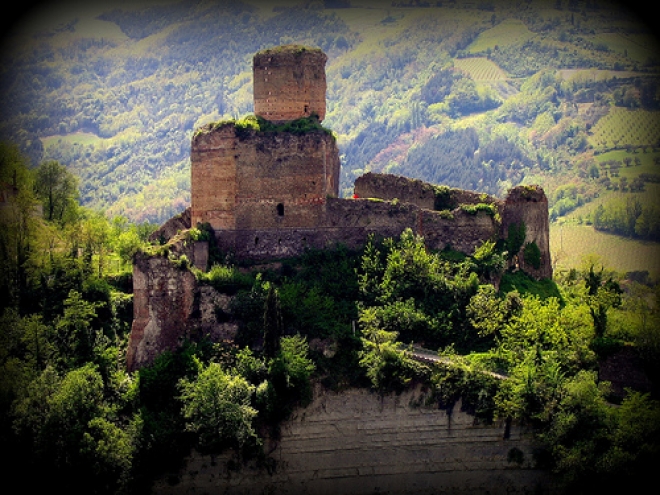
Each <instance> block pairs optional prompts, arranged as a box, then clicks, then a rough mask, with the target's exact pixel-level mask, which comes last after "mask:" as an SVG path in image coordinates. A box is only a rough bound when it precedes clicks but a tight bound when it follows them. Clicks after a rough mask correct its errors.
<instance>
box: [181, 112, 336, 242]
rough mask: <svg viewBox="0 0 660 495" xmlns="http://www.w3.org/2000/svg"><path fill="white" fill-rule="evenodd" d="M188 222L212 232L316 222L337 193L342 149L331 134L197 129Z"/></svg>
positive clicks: (224, 127)
mask: <svg viewBox="0 0 660 495" xmlns="http://www.w3.org/2000/svg"><path fill="white" fill-rule="evenodd" d="M190 160H191V184H192V189H191V202H192V205H191V224H192V225H196V224H197V223H199V222H201V223H204V222H208V223H209V224H210V225H211V226H212V227H213V228H214V229H216V230H236V229H237V228H240V229H261V228H291V227H302V228H309V227H317V226H319V225H320V224H321V222H322V221H321V218H320V214H321V208H320V206H321V205H323V203H324V202H325V200H326V198H327V197H328V196H337V194H338V191H339V169H340V162H339V150H338V148H337V144H336V142H335V139H334V137H333V136H331V135H330V134H328V133H326V132H324V131H322V130H319V131H310V132H307V133H305V134H302V135H298V134H293V133H290V132H277V133H274V132H260V131H255V130H251V129H246V130H243V129H242V130H241V131H240V132H239V131H238V130H237V128H236V126H235V124H234V123H233V122H228V123H225V124H223V125H219V126H213V125H209V126H207V127H205V128H203V129H201V130H199V131H198V132H197V133H196V134H195V136H194V137H193V140H192V145H191V158H190Z"/></svg>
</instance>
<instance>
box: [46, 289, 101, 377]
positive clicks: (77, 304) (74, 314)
mask: <svg viewBox="0 0 660 495" xmlns="http://www.w3.org/2000/svg"><path fill="white" fill-rule="evenodd" d="M96 306H97V305H96V304H94V303H90V302H88V301H85V300H84V299H83V297H82V295H81V294H80V293H79V292H77V291H75V290H71V291H70V292H69V297H68V298H67V299H66V301H64V314H63V315H62V316H61V317H60V318H58V319H57V322H56V324H55V331H56V335H57V337H56V339H57V348H58V351H59V356H60V359H61V360H62V361H63V364H64V365H65V366H66V367H67V368H72V367H74V366H76V365H79V364H82V363H85V362H88V361H91V360H92V357H93V349H94V345H95V341H96V330H95V329H94V328H93V327H92V325H91V322H92V321H93V319H94V318H95V317H96Z"/></svg>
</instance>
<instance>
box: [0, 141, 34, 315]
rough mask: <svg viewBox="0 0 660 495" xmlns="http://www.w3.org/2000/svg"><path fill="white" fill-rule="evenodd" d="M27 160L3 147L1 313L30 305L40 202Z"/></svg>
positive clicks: (0, 160)
mask: <svg viewBox="0 0 660 495" xmlns="http://www.w3.org/2000/svg"><path fill="white" fill-rule="evenodd" d="M33 187H34V182H33V176H32V174H31V173H30V171H29V169H28V168H27V159H26V158H25V157H23V156H22V155H21V154H20V152H19V151H18V149H17V148H15V147H13V146H8V145H5V144H2V143H0V197H1V198H2V199H3V201H2V203H3V204H2V206H3V207H2V208H0V273H2V275H3V276H2V277H0V310H1V309H3V308H5V307H10V306H14V307H18V308H19V310H21V312H22V313H23V310H24V306H25V304H24V303H26V302H28V303H29V301H28V298H27V297H26V296H27V288H28V283H29V278H30V277H29V275H30V269H29V268H30V267H29V260H30V258H31V257H32V255H33V252H34V251H35V248H36V246H35V244H36V238H37V232H38V231H39V229H40V225H39V223H40V222H39V220H38V218H37V213H36V212H37V206H38V201H37V198H36V197H35V195H34V192H33Z"/></svg>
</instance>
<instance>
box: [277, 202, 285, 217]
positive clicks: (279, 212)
mask: <svg viewBox="0 0 660 495" xmlns="http://www.w3.org/2000/svg"><path fill="white" fill-rule="evenodd" d="M277 215H278V216H280V217H283V216H284V205H283V204H282V203H278V204H277Z"/></svg>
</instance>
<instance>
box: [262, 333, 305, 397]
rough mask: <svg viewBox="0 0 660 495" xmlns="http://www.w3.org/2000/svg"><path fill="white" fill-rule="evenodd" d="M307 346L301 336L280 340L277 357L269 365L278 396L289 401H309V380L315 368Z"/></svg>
mask: <svg viewBox="0 0 660 495" xmlns="http://www.w3.org/2000/svg"><path fill="white" fill-rule="evenodd" d="M308 353H309V345H308V343H307V339H306V338H305V337H303V336H301V335H292V336H290V337H282V338H281V339H280V349H279V351H278V353H277V356H276V357H275V358H274V359H273V360H271V362H270V364H269V374H270V376H271V378H272V381H273V384H274V386H275V388H276V391H277V392H278V394H280V395H281V397H282V398H286V399H287V400H289V401H294V402H295V401H299V400H302V401H303V403H304V402H307V401H308V400H310V399H311V385H310V381H309V380H310V378H311V376H312V374H313V373H314V371H315V369H316V366H315V365H314V362H313V361H312V360H311V359H310V358H309V357H308Z"/></svg>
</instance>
